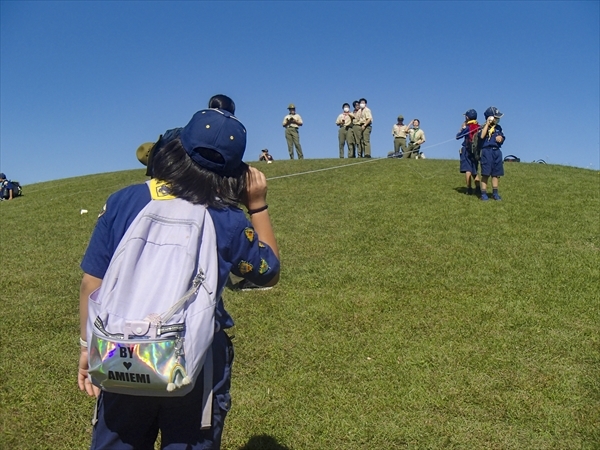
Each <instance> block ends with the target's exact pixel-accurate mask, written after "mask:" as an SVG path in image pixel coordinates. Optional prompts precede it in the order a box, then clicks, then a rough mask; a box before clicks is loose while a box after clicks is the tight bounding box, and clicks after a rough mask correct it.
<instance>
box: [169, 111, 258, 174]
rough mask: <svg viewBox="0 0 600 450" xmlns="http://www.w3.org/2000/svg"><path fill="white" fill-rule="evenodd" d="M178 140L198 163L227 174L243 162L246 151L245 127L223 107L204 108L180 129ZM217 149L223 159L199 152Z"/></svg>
mask: <svg viewBox="0 0 600 450" xmlns="http://www.w3.org/2000/svg"><path fill="white" fill-rule="evenodd" d="M179 137H180V139H181V143H182V145H183V148H184V149H185V151H186V152H187V154H188V155H189V156H190V158H192V159H193V160H194V162H196V163H197V164H198V165H200V166H202V167H204V168H205V169H208V170H212V171H213V172H216V173H218V174H220V175H230V174H231V173H232V172H234V171H235V170H236V169H238V168H239V167H240V166H241V165H242V164H244V163H243V162H242V158H243V157H244V152H245V150H246V128H245V127H244V125H242V123H241V122H240V121H239V120H238V119H237V118H236V117H235V116H234V115H233V114H231V113H230V112H228V111H224V110H222V109H203V110H201V111H198V112H197V113H196V114H194V116H193V117H192V120H190V122H189V123H188V124H187V125H186V126H185V127H184V128H183V129H182V130H181V134H180V136H179ZM202 148H209V149H211V150H214V151H216V152H217V153H219V154H220V155H221V156H222V157H223V160H224V162H216V161H211V160H209V159H207V158H205V157H204V156H202V155H201V154H200V153H199V151H200V149H202Z"/></svg>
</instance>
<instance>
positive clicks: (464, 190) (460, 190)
mask: <svg viewBox="0 0 600 450" xmlns="http://www.w3.org/2000/svg"><path fill="white" fill-rule="evenodd" d="M454 190H455V191H456V192H458V193H459V194H464V195H466V194H467V187H466V186H461V187H455V188H454Z"/></svg>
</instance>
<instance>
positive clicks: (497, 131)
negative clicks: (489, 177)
mask: <svg viewBox="0 0 600 450" xmlns="http://www.w3.org/2000/svg"><path fill="white" fill-rule="evenodd" d="M496 136H502V138H503V139H502V142H501V143H498V142H496ZM505 140H506V137H505V136H504V133H503V132H502V127H501V126H500V125H498V124H496V125H495V128H494V131H493V132H492V135H491V136H490V135H489V134H486V135H485V138H484V139H483V144H482V145H481V149H482V150H483V149H484V148H500V147H502V144H504V141H505Z"/></svg>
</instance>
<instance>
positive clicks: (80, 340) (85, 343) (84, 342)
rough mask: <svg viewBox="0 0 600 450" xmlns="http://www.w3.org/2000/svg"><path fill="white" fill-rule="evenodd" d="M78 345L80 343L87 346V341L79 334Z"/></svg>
mask: <svg viewBox="0 0 600 450" xmlns="http://www.w3.org/2000/svg"><path fill="white" fill-rule="evenodd" d="M79 345H81V346H82V347H84V348H88V343H87V341H84V340H83V339H82V338H81V336H79Z"/></svg>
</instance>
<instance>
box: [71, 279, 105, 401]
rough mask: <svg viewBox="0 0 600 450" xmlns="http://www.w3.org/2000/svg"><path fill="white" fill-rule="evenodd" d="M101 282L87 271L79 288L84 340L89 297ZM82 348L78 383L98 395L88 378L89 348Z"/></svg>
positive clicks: (88, 391)
mask: <svg viewBox="0 0 600 450" xmlns="http://www.w3.org/2000/svg"><path fill="white" fill-rule="evenodd" d="M101 284H102V279H100V278H96V277H94V276H92V275H89V274H87V273H84V274H83V279H82V280H81V287H80V288H79V329H80V335H79V336H80V338H81V340H82V341H84V342H85V340H86V339H87V320H88V298H89V296H90V294H91V293H92V292H94V291H95V290H96V289H98V288H99V287H100V285H101ZM80 348H81V352H80V354H79V371H78V374H77V384H78V385H79V389H80V390H82V391H85V392H86V393H87V394H88V395H90V396H95V397H97V396H98V395H99V394H100V389H98V388H97V387H96V386H94V385H93V384H92V383H91V381H90V380H89V378H88V349H87V347H84V346H81V347H80Z"/></svg>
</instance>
